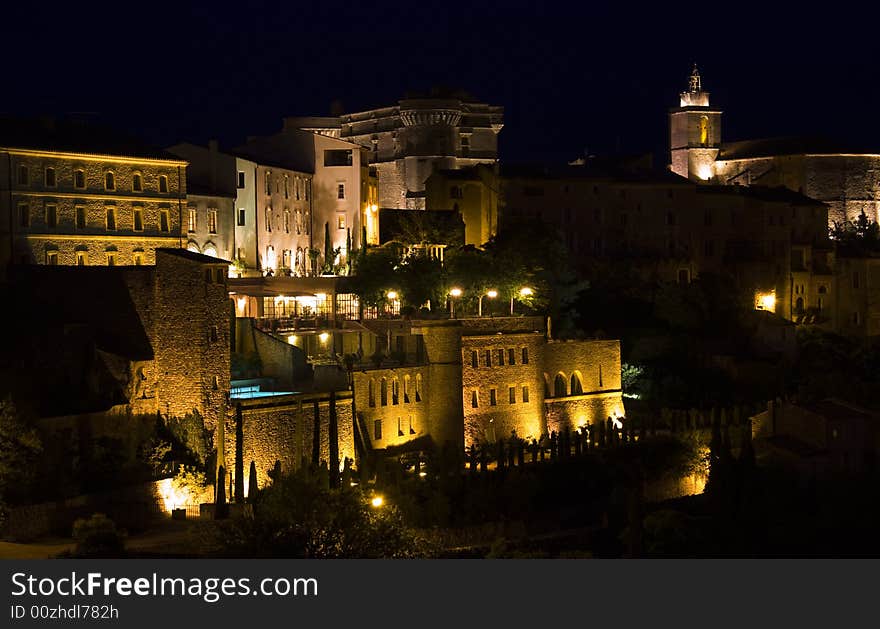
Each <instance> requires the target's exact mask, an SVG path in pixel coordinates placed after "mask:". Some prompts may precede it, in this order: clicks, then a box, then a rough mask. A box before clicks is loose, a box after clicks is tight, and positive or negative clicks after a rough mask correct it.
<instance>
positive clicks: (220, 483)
mask: <svg viewBox="0 0 880 629" xmlns="http://www.w3.org/2000/svg"><path fill="white" fill-rule="evenodd" d="M214 496H215V497H214V519H215V520H223V519H225V518H227V517H228V516H229V505H227V504H226V468H225V467H223V466H222V465H221V466H220V469H218V470H217V490H216V492H215V494H214Z"/></svg>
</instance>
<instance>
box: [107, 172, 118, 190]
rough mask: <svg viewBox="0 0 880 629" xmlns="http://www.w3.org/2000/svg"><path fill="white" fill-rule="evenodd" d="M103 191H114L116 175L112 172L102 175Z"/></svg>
mask: <svg viewBox="0 0 880 629" xmlns="http://www.w3.org/2000/svg"><path fill="white" fill-rule="evenodd" d="M104 190H116V175H114V174H113V172H112V171H108V172H106V173H104Z"/></svg>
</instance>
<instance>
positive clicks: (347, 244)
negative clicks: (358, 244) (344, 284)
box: [345, 227, 352, 275]
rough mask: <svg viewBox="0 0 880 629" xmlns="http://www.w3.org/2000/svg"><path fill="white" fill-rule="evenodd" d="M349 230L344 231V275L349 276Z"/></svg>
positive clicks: (350, 261) (348, 228) (350, 262)
mask: <svg viewBox="0 0 880 629" xmlns="http://www.w3.org/2000/svg"><path fill="white" fill-rule="evenodd" d="M351 264H352V260H351V228H350V227H347V228H346V229H345V274H346V275H351Z"/></svg>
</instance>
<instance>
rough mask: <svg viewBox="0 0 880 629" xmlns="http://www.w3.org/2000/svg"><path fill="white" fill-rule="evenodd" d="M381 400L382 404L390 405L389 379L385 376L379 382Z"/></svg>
mask: <svg viewBox="0 0 880 629" xmlns="http://www.w3.org/2000/svg"><path fill="white" fill-rule="evenodd" d="M379 402H380V403H381V404H382V406H388V381H387V380H386V379H385V378H382V380H381V382H380V383H379Z"/></svg>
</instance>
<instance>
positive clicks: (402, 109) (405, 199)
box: [287, 90, 504, 209]
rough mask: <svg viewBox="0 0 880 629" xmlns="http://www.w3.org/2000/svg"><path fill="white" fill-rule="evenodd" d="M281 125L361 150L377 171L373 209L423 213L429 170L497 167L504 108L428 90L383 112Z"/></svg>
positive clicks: (291, 122) (299, 120)
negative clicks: (489, 165) (355, 145)
mask: <svg viewBox="0 0 880 629" xmlns="http://www.w3.org/2000/svg"><path fill="white" fill-rule="evenodd" d="M287 124H288V125H289V126H292V127H296V128H299V129H304V130H307V131H311V132H313V133H317V134H322V135H326V136H329V137H336V138H341V139H343V140H348V141H350V142H354V143H356V144H359V145H360V146H362V147H364V148H366V149H367V151H368V152H369V162H370V164H371V165H373V166H375V168H376V171H377V176H378V185H379V203H378V204H379V207H382V208H392V209H425V180H426V179H427V178H428V177H429V176H430V174H431V173H432V172H433V171H434V170H436V169H438V168H443V169H450V168H462V167H464V166H470V165H473V164H479V163H493V162H495V161H497V159H498V133H499V132H500V131H501V128H502V127H503V126H504V108H503V107H499V106H496V105H489V104H487V103H481V102H479V101H477V100H476V99H474V98H473V97H471V96H469V95H467V94H464V93H461V92H443V91H439V90H434V91H432V92H431V93H430V94H424V95H411V96H408V97H407V98H404V99H402V100H400V101H398V102H397V103H396V104H394V105H391V106H388V107H380V108H376V109H370V110H367V111H360V112H356V113H350V114H344V115H341V116H338V117H327V118H291V119H289V120H288V123H287Z"/></svg>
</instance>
